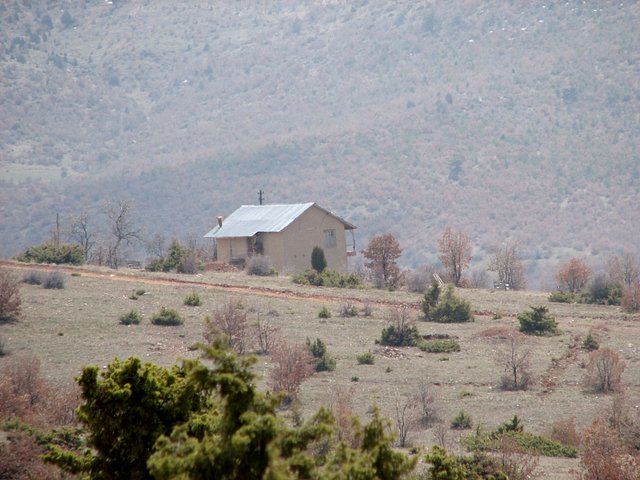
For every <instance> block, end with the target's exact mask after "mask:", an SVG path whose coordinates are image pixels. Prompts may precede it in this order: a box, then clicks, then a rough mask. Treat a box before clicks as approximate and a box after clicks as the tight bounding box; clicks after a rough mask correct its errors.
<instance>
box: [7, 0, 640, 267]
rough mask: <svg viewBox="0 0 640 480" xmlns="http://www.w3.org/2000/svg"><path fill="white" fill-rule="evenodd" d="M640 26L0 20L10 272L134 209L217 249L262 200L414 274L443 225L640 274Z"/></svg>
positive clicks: (620, 15)
mask: <svg viewBox="0 0 640 480" xmlns="http://www.w3.org/2000/svg"><path fill="white" fill-rule="evenodd" d="M638 25H640V3H639V2H635V1H634V2H627V1H625V2H617V3H615V4H614V3H612V2H581V3H578V2H562V3H561V4H559V3H557V2H549V4H546V5H545V4H541V3H537V4H536V5H532V4H531V2H524V1H513V2H509V3H507V2H500V1H495V2H485V1H470V2H437V3H434V4H427V3H426V2H402V3H400V4H399V5H398V4H391V3H390V2H383V1H366V0H362V1H353V2H348V1H344V2H330V1H290V2H271V1H265V2H255V1H246V2H235V1H234V2H231V1H228V2H225V1H222V2H213V4H209V2H169V1H155V2H149V1H144V2H143V1H124V0H120V1H117V2H116V1H113V2H104V1H100V2H98V1H92V2H89V1H85V2H81V1H79V2H60V1H49V2H45V1H27V0H24V1H13V0H9V1H5V2H2V4H1V5H0V179H1V189H0V220H1V221H0V238H1V239H2V242H1V251H0V254H2V255H12V254H15V253H17V252H18V251H20V250H21V249H23V248H25V247H26V246H28V245H29V244H32V243H39V242H40V241H42V240H43V239H45V238H46V237H47V236H48V235H49V232H50V229H51V226H52V225H53V223H54V222H55V214H56V213H58V212H59V213H60V214H61V215H62V218H63V219H64V218H67V216H68V215H71V214H76V213H79V212H80V211H81V210H82V209H88V210H90V211H92V212H94V215H95V217H94V218H96V219H97V218H98V213H97V212H99V211H100V209H101V208H102V206H103V205H104V203H105V202H106V201H109V200H116V199H121V198H127V199H132V200H133V201H134V203H135V206H136V215H137V217H138V220H139V221H140V223H142V224H144V226H145V231H146V232H147V234H148V235H151V234H153V233H156V232H162V233H163V234H164V235H166V236H168V237H170V236H173V235H175V236H177V237H179V238H184V236H186V235H188V234H194V235H198V236H199V235H203V234H204V233H205V232H206V231H207V230H208V229H209V228H210V227H211V226H212V225H213V222H214V219H215V216H216V215H218V214H228V213H230V212H231V211H233V210H234V209H235V208H236V207H237V206H239V205H241V204H250V203H256V202H257V191H258V189H264V190H265V191H266V200H267V202H271V203H280V202H306V201H316V202H318V203H319V204H320V205H322V206H324V207H326V208H329V209H331V210H333V211H335V212H336V213H338V214H339V215H341V216H343V217H345V218H346V219H348V220H349V221H350V222H352V223H354V224H356V225H357V226H358V227H360V228H359V230H358V232H357V233H358V241H359V246H360V247H364V245H365V244H366V241H367V239H368V238H369V237H370V236H371V235H373V234H377V233H382V232H392V233H393V234H395V235H396V236H397V237H398V239H399V241H400V243H401V245H402V246H403V247H404V249H405V251H404V256H403V259H402V260H403V263H405V264H406V265H418V264H421V263H424V262H427V261H433V260H434V259H435V252H436V248H437V237H438V235H439V234H440V232H442V230H443V229H444V228H445V226H446V225H448V224H451V225H454V226H456V227H457V228H463V229H464V230H466V231H468V232H469V234H470V236H471V238H472V241H473V243H474V245H475V248H476V252H475V253H476V261H479V262H482V261H483V259H484V260H486V255H487V252H489V251H490V249H491V248H492V246H494V245H497V244H499V243H500V242H502V241H503V240H505V239H517V240H520V241H521V242H523V245H524V247H525V253H526V255H527V257H528V259H530V260H531V262H530V269H531V270H532V273H535V270H536V268H539V267H537V265H538V264H543V263H544V261H553V260H555V259H557V258H563V257H565V256H566V255H569V254H573V253H580V254H584V255H595V256H597V255H606V254H607V253H608V252H610V251H614V250H622V249H624V250H629V251H632V252H635V253H640V246H639V244H638V232H640V208H639V207H638V205H640V188H639V186H638V184H639V179H640V153H639V152H640V141H639V139H640V36H639V35H638ZM534 260H536V261H537V262H534ZM594 261H596V260H594Z"/></svg>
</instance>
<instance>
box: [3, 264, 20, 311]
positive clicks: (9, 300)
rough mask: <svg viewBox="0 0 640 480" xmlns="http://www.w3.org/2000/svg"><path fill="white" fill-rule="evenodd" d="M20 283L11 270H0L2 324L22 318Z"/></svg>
mask: <svg viewBox="0 0 640 480" xmlns="http://www.w3.org/2000/svg"><path fill="white" fill-rule="evenodd" d="M21 305H22V300H21V298H20V281H19V280H18V279H17V278H16V277H15V275H14V274H13V273H11V272H10V271H9V270H5V269H0V323H2V322H8V321H15V320H18V319H19V318H20V314H21Z"/></svg>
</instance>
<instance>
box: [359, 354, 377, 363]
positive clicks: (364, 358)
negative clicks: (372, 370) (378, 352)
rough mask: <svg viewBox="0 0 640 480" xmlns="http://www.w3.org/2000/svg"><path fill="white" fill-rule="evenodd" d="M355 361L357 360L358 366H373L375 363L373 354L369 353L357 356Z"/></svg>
mask: <svg viewBox="0 0 640 480" xmlns="http://www.w3.org/2000/svg"><path fill="white" fill-rule="evenodd" d="M356 360H358V365H373V364H374V362H375V357H374V356H373V353H371V351H368V352H365V353H363V354H361V355H358V356H357V357H356Z"/></svg>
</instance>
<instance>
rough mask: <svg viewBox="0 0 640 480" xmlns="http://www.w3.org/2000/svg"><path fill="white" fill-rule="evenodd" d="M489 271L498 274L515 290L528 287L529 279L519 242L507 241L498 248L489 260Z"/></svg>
mask: <svg viewBox="0 0 640 480" xmlns="http://www.w3.org/2000/svg"><path fill="white" fill-rule="evenodd" d="M489 271H491V272H496V273H497V274H498V281H499V282H501V283H503V284H505V285H509V288H511V289H514V290H522V289H524V288H526V286H527V281H526V278H525V274H524V265H523V264H522V259H521V255H520V244H519V243H518V242H507V243H505V244H504V245H502V246H501V247H499V248H497V249H496V250H495V252H494V254H493V257H491V260H490V261H489Z"/></svg>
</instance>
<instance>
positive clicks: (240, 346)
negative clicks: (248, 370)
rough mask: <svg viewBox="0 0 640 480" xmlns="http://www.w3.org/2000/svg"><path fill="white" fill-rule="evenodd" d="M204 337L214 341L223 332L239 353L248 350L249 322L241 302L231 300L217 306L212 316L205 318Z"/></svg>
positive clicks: (230, 345)
mask: <svg viewBox="0 0 640 480" xmlns="http://www.w3.org/2000/svg"><path fill="white" fill-rule="evenodd" d="M204 323H205V332H204V338H205V339H206V340H207V341H208V342H212V340H213V339H214V338H216V336H217V335H218V334H219V333H222V334H223V335H224V336H225V338H226V340H227V343H228V345H229V347H231V348H232V349H233V350H235V351H236V352H237V353H238V354H240V355H242V354H243V353H245V352H246V350H247V338H248V322H247V314H246V313H245V311H244V309H243V308H242V305H241V304H240V302H234V301H233V300H229V301H228V302H226V303H224V304H223V305H220V306H219V307H217V308H216V309H215V310H214V311H213V314H212V316H211V317H209V316H207V317H205V319H204Z"/></svg>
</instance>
